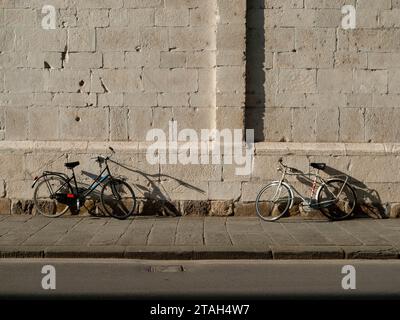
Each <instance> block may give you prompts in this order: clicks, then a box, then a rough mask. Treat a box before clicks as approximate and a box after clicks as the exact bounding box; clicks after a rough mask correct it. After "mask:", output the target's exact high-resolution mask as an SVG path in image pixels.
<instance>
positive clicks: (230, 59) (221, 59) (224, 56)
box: [188, 50, 272, 68]
mask: <svg viewBox="0 0 400 320" xmlns="http://www.w3.org/2000/svg"><path fill="white" fill-rule="evenodd" d="M267 55H268V57H269V58H270V57H271V53H267ZM210 60H211V61H210V66H214V65H217V66H241V65H242V64H243V61H244V60H245V56H244V54H243V51H240V50H222V51H218V52H217V55H216V57H215V56H214V58H213V59H210ZM215 60H216V61H215ZM266 60H267V61H268V65H267V66H266V67H269V68H271V67H272V59H266ZM192 61H193V60H192V59H191V57H190V56H189V57H188V66H190V65H191V63H193V62H192ZM195 61H198V60H197V59H196V60H195Z"/></svg>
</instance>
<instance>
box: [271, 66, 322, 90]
mask: <svg viewBox="0 0 400 320" xmlns="http://www.w3.org/2000/svg"><path fill="white" fill-rule="evenodd" d="M316 91H317V77H316V70H306V69H293V70H292V69H282V70H280V72H279V92H282V93H286V92H291V93H315V92H316Z"/></svg>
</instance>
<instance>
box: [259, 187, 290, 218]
mask: <svg viewBox="0 0 400 320" xmlns="http://www.w3.org/2000/svg"><path fill="white" fill-rule="evenodd" d="M292 201H293V196H292V193H291V191H290V189H289V188H288V187H287V186H286V185H285V184H281V185H279V182H273V183H271V184H269V185H267V186H266V187H264V188H263V189H262V190H261V191H260V192H259V193H258V195H257V199H256V210H257V215H258V216H259V217H260V218H261V219H262V220H264V221H276V220H278V219H279V218H281V217H282V216H283V215H284V214H285V213H286V212H288V210H289V208H290V206H291V204H292Z"/></svg>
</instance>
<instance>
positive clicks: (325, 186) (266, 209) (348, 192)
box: [256, 159, 357, 221]
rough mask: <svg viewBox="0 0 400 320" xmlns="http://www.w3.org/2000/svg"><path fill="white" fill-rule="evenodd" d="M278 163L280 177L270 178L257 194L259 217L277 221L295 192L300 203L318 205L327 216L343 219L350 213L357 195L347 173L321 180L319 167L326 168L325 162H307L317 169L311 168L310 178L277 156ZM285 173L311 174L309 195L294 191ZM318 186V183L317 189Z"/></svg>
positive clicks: (354, 205) (313, 206) (317, 207)
mask: <svg viewBox="0 0 400 320" xmlns="http://www.w3.org/2000/svg"><path fill="white" fill-rule="evenodd" d="M279 165H280V166H279V167H278V169H277V170H278V172H282V177H281V179H280V180H278V181H274V182H271V183H270V184H268V185H267V186H265V187H264V188H262V189H261V191H260V192H259V193H258V195H257V199H256V211H257V215H258V216H259V217H260V218H261V219H262V220H264V221H276V220H278V219H280V218H281V217H282V216H284V215H285V214H286V213H287V212H288V211H289V210H290V209H291V208H292V206H293V203H294V199H295V198H294V194H295V193H296V194H297V195H298V196H299V197H300V199H301V200H302V202H303V205H306V206H308V207H310V208H314V209H319V210H320V211H321V212H322V213H323V214H324V215H325V216H326V217H327V218H329V219H330V220H333V221H338V220H344V219H347V218H349V217H350V216H351V215H352V214H353V212H354V209H355V207H356V204H357V197H356V193H355V191H354V189H353V187H352V186H351V185H350V184H349V182H348V181H349V177H348V176H346V175H343V176H335V177H332V178H331V179H328V180H324V179H323V178H322V177H321V176H320V175H319V171H320V170H325V169H326V164H325V163H310V167H312V168H314V169H316V170H317V172H316V173H311V172H310V173H309V174H308V176H309V178H307V175H306V174H305V173H303V172H301V171H299V170H297V169H295V168H291V167H288V166H286V165H285V164H283V160H282V159H279ZM287 175H291V176H297V177H303V178H306V179H307V180H309V181H310V180H311V177H313V179H312V180H311V181H312V187H311V194H310V197H309V198H306V197H305V196H303V195H302V194H301V193H300V192H299V191H297V190H296V188H294V187H293V185H291V184H290V183H289V182H288V181H287V180H286V176H287ZM317 186H319V187H318V189H317V191H316V188H317Z"/></svg>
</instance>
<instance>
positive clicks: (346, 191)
mask: <svg viewBox="0 0 400 320" xmlns="http://www.w3.org/2000/svg"><path fill="white" fill-rule="evenodd" d="M339 192H340V194H339ZM317 199H318V203H319V204H320V207H319V209H320V210H321V212H322V213H323V214H324V215H325V216H326V217H327V218H329V219H331V220H334V221H339V220H345V219H347V218H350V217H351V215H352V214H353V212H354V209H355V207H356V205H357V197H356V192H355V191H354V189H353V188H352V187H351V186H350V185H349V184H348V183H346V182H345V181H343V180H341V179H332V180H328V181H327V182H326V183H325V184H324V185H323V186H322V187H321V189H319V192H318V194H317Z"/></svg>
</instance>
